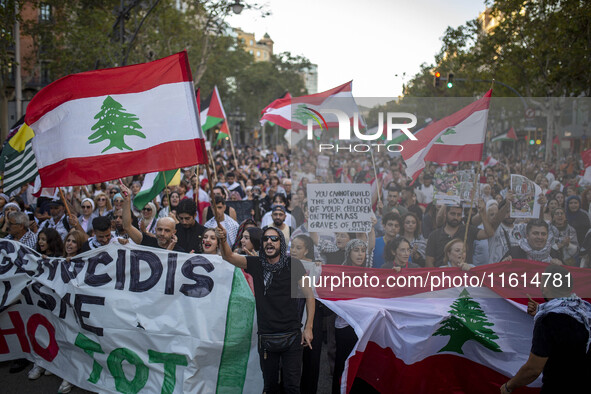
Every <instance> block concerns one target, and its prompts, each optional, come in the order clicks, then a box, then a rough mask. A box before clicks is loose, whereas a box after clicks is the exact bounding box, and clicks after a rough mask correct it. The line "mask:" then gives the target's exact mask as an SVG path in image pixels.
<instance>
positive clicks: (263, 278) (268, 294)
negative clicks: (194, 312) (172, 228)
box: [216, 227, 315, 394]
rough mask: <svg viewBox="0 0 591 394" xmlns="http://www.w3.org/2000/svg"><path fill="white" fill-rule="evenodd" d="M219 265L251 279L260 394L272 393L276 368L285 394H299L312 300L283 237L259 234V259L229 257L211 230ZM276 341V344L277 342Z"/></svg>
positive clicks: (220, 234)
mask: <svg viewBox="0 0 591 394" xmlns="http://www.w3.org/2000/svg"><path fill="white" fill-rule="evenodd" d="M216 236H217V238H218V241H219V243H220V245H221V250H222V257H223V258H224V260H226V261H228V262H229V263H231V264H233V265H235V266H236V267H238V268H242V269H244V270H246V272H248V273H249V274H250V275H252V280H253V284H254V297H255V303H256V312H257V324H258V329H259V332H258V334H259V346H258V348H259V358H260V365H261V370H262V372H263V380H264V389H263V392H265V393H278V392H279V391H280V387H279V376H280V365H281V382H282V385H283V390H284V392H285V393H291V394H299V393H300V377H301V372H302V350H303V348H302V345H304V346H309V347H310V348H311V347H312V345H311V342H312V339H313V334H312V329H313V322H314V312H315V302H314V294H313V293H312V289H311V288H310V287H309V286H303V285H304V283H303V281H302V277H303V276H304V275H305V274H306V271H305V270H304V267H303V265H302V263H301V261H300V260H298V259H296V258H290V257H288V256H287V244H286V242H285V238H284V237H283V232H281V230H278V229H276V228H274V227H265V228H264V229H263V237H262V242H263V246H262V248H261V250H260V251H259V256H242V255H239V254H236V253H232V250H231V248H230V245H229V244H228V242H226V230H225V229H224V228H223V227H218V228H217V229H216ZM298 285H299V286H300V287H301V288H302V291H303V293H304V295H305V297H306V311H307V314H306V325H305V327H304V332H303V333H302V332H301V327H302V324H301V318H300V312H299V310H300V308H299V306H298V305H299V302H298V301H299V300H298V299H297V298H296V297H295V296H292V295H295V294H296V291H297V288H298ZM280 337H281V338H282V340H279V338H280Z"/></svg>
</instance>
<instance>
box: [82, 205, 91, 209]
mask: <svg viewBox="0 0 591 394" xmlns="http://www.w3.org/2000/svg"><path fill="white" fill-rule="evenodd" d="M90 208H92V206H90V205H82V209H90Z"/></svg>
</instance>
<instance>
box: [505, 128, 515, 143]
mask: <svg viewBox="0 0 591 394" xmlns="http://www.w3.org/2000/svg"><path fill="white" fill-rule="evenodd" d="M507 138H511V139H513V140H517V134H515V130H514V129H513V127H511V128H510V129H509V131H508V132H507Z"/></svg>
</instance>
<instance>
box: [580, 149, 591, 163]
mask: <svg viewBox="0 0 591 394" xmlns="http://www.w3.org/2000/svg"><path fill="white" fill-rule="evenodd" d="M581 158H582V159H583V165H584V166H585V168H587V167H591V149H587V150H586V151H583V153H581Z"/></svg>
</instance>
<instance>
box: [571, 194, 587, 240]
mask: <svg viewBox="0 0 591 394" xmlns="http://www.w3.org/2000/svg"><path fill="white" fill-rule="evenodd" d="M566 220H567V221H568V224H570V225H571V226H572V227H573V228H574V229H575V231H576V232H577V241H578V242H579V245H580V244H582V243H583V240H584V239H585V234H587V231H588V230H589V228H591V222H590V221H589V215H587V213H586V212H585V211H583V210H582V209H581V198H580V197H579V196H577V195H574V196H570V197H568V198H567V199H566Z"/></svg>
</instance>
